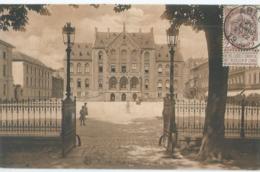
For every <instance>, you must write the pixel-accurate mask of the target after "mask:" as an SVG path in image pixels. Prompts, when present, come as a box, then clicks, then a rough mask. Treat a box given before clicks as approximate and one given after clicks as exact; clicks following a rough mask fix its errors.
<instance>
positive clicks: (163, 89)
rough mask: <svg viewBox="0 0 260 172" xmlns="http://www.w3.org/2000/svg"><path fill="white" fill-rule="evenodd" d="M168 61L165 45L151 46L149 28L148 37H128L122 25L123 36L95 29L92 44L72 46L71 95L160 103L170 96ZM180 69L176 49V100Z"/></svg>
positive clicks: (180, 84)
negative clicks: (158, 101)
mask: <svg viewBox="0 0 260 172" xmlns="http://www.w3.org/2000/svg"><path fill="white" fill-rule="evenodd" d="M169 60H170V58H169V57H168V47H167V45H158V44H156V43H155V42H154V34H153V29H152V28H151V30H150V32H147V33H143V32H141V31H139V32H134V33H129V32H127V31H126V29H125V25H124V26H123V30H122V32H110V30H108V31H107V32H99V31H98V29H97V28H96V29H95V42H94V44H84V43H76V44H74V45H73V48H72V61H71V87H72V92H73V95H74V96H77V98H79V99H83V100H100V101H126V100H129V101H134V100H136V99H137V98H140V99H142V100H145V101H152V100H162V98H163V97H164V96H165V95H166V94H167V93H168V92H169ZM183 65H184V61H183V57H182V55H181V53H180V51H179V48H177V51H176V53H175V61H174V68H175V79H174V86H175V93H176V94H175V96H176V97H181V96H182V94H183V88H184V87H183V85H184V82H183V80H182V74H183V72H182V70H183ZM65 66H66V65H65ZM65 70H66V69H65Z"/></svg>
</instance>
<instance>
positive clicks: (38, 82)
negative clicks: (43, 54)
mask: <svg viewBox="0 0 260 172" xmlns="http://www.w3.org/2000/svg"><path fill="white" fill-rule="evenodd" d="M26 87H30V88H47V89H49V88H51V86H50V81H49V79H47V81H46V82H45V80H42V79H40V78H38V79H36V78H35V79H33V78H32V77H31V78H28V77H26Z"/></svg>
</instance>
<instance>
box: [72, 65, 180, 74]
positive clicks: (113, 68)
mask: <svg viewBox="0 0 260 172" xmlns="http://www.w3.org/2000/svg"><path fill="white" fill-rule="evenodd" d="M177 67H178V66H177V64H175V65H174V68H175V69H176V71H175V74H176V72H177ZM83 69H84V72H85V73H89V72H90V67H89V63H86V64H85V65H84V68H83V67H82V65H81V63H78V64H77V73H82V72H83ZM131 69H132V71H136V70H137V64H136V63H132V64H131ZM70 71H71V73H73V72H74V70H73V64H72V63H71V69H70ZM116 71H117V70H116V64H110V72H111V73H115V72H116ZM120 72H122V73H126V72H127V65H126V64H122V65H121V70H120ZM144 72H145V73H149V64H148V63H145V64H144ZM99 73H103V64H102V63H99ZM158 73H159V74H162V73H163V65H162V64H159V65H158ZM165 73H166V74H168V73H169V65H168V64H166V65H165Z"/></svg>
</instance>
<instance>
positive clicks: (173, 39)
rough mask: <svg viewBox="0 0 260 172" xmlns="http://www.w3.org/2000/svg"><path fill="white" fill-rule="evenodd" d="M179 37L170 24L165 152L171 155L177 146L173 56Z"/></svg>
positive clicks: (177, 31)
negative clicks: (168, 112)
mask: <svg viewBox="0 0 260 172" xmlns="http://www.w3.org/2000/svg"><path fill="white" fill-rule="evenodd" d="M178 35H179V27H178V26H177V25H175V24H172V25H171V27H170V28H169V29H168V30H167V42H168V47H169V53H170V102H171V103H170V105H171V111H170V112H171V114H170V117H169V119H170V124H169V131H170V134H169V135H168V143H167V151H170V152H171V153H173V151H174V147H175V146H176V144H177V134H178V133H177V126H176V121H175V98H174V86H173V84H174V83H173V81H174V54H175V51H176V47H177V42H178Z"/></svg>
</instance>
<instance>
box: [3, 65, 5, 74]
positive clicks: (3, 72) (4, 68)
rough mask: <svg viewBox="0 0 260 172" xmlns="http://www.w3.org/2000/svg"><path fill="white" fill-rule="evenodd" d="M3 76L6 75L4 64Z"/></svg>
mask: <svg viewBox="0 0 260 172" xmlns="http://www.w3.org/2000/svg"><path fill="white" fill-rule="evenodd" d="M3 76H6V65H4V66H3Z"/></svg>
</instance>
